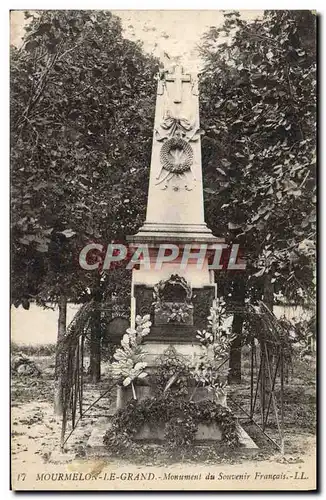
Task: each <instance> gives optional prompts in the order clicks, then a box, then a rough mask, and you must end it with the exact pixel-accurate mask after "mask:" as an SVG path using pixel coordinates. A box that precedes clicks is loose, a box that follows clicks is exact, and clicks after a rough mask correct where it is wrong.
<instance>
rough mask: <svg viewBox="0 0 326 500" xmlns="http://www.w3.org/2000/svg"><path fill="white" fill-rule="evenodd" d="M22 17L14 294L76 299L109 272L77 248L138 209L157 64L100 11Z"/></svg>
mask: <svg viewBox="0 0 326 500" xmlns="http://www.w3.org/2000/svg"><path fill="white" fill-rule="evenodd" d="M26 16H27V18H28V19H29V20H30V22H29V24H28V26H27V27H26V34H25V37H24V43H23V47H22V48H21V49H20V50H17V49H16V48H14V47H13V48H12V53H11V171H12V174H11V184H12V271H13V276H14V278H13V283H12V299H13V302H14V303H15V304H16V305H18V304H19V303H23V305H24V304H25V306H26V307H28V303H29V301H30V300H35V301H36V302H38V303H41V304H45V303H46V302H48V301H51V302H60V303H61V304H63V301H62V300H63V298H65V299H66V300H73V301H75V302H84V301H87V300H90V298H93V297H94V296H98V292H99V281H100V282H101V283H102V282H103V281H104V280H105V279H106V280H107V279H110V280H114V273H112V272H110V275H109V277H106V278H105V277H102V278H101V280H99V277H98V276H96V273H95V274H94V272H93V273H90V272H89V273H87V272H86V271H85V270H83V269H81V268H80V266H79V264H78V255H79V252H80V250H81V249H82V248H83V246H84V245H85V244H86V243H87V242H89V241H100V242H101V243H102V244H105V243H107V242H110V241H112V240H113V239H120V240H121V239H123V238H124V236H125V234H128V233H132V232H134V231H135V226H136V227H137V225H139V226H140V224H141V221H142V219H143V216H144V213H145V200H146V196H145V193H146V191H147V175H146V174H147V169H148V167H149V164H150V163H149V161H150V146H151V123H152V117H153V113H154V97H155V92H154V89H155V81H154V78H153V76H154V74H155V72H156V61H155V60H154V59H153V58H152V57H150V56H145V55H144V54H143V52H142V49H141V46H140V45H139V44H137V43H134V42H130V41H128V40H126V39H124V38H123V36H122V28H121V24H120V20H119V19H118V18H117V17H116V16H113V15H112V14H111V13H110V12H107V11H41V12H37V13H36V14H29V13H26ZM130 137H132V139H133V140H132V141H131V140H129V138H130ZM103 288H104V285H103V284H102V285H101V289H103ZM86 290H89V292H87V291H86ZM62 309H63V311H62V314H63V317H64V314H65V312H64V307H63V308H62ZM94 324H96V325H97V326H96V327H95V328H94V338H96V341H97V342H99V341H100V340H99V339H100V335H99V332H96V329H97V328H98V322H96V321H94ZM60 325H61V327H60V328H61V330H60V331H61V332H62V331H63V320H62V321H60ZM96 352H97V353H98V349H97V351H96ZM95 361H96V360H95ZM95 361H94V362H95ZM96 363H97V364H98V359H97V361H96ZM98 377H99V373H98V369H97V371H96V374H94V379H98Z"/></svg>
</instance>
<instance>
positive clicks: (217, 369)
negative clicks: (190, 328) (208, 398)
mask: <svg viewBox="0 0 326 500" xmlns="http://www.w3.org/2000/svg"><path fill="white" fill-rule="evenodd" d="M207 319H208V326H207V330H202V331H200V330H198V331H197V335H196V337H197V338H198V339H199V341H200V342H201V346H202V353H201V355H200V357H199V359H198V361H197V362H196V364H195V367H194V374H195V379H196V381H197V384H200V385H203V386H206V387H207V388H208V390H210V391H212V392H214V394H215V395H216V397H217V398H218V397H219V396H221V395H224V394H225V387H226V383H227V382H226V380H224V381H222V377H221V368H222V366H223V365H224V364H225V363H226V361H227V360H228V358H229V355H230V348H231V344H232V342H233V340H234V338H235V335H233V334H232V331H231V324H230V322H229V321H228V319H227V313H226V303H225V301H224V300H223V298H222V297H221V298H219V299H216V300H215V301H214V303H213V306H212V307H211V308H210V315H209V316H208V318H207ZM231 319H232V318H231Z"/></svg>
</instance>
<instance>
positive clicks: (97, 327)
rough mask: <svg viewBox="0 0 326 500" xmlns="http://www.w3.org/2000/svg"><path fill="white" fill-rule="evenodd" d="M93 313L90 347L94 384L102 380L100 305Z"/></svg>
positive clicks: (91, 373) (91, 372)
mask: <svg viewBox="0 0 326 500" xmlns="http://www.w3.org/2000/svg"><path fill="white" fill-rule="evenodd" d="M97 306H98V307H96V309H95V310H94V311H93V321H92V331H91V345H90V360H89V364H90V375H91V379H92V382H93V383H96V382H99V381H100V379H101V309H100V307H99V306H100V304H97Z"/></svg>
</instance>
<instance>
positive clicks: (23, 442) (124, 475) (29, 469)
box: [12, 401, 315, 490]
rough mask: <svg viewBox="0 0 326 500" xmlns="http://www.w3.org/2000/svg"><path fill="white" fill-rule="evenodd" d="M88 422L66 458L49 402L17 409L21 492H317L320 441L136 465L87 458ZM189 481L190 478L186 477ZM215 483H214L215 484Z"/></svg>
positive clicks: (299, 437)
mask: <svg viewBox="0 0 326 500" xmlns="http://www.w3.org/2000/svg"><path fill="white" fill-rule="evenodd" d="M94 423H95V422H94V420H93V418H89V419H87V420H85V421H84V422H83V423H82V425H81V426H79V428H78V429H77V430H76V432H75V433H74V434H73V436H72V438H71V440H70V441H69V446H68V449H67V452H66V453H62V452H61V451H60V449H59V447H58V443H59V440H60V430H61V422H60V419H57V418H55V417H54V416H53V410H52V405H51V403H49V402H46V401H43V402H33V403H30V402H28V403H21V404H19V405H17V406H14V407H13V409H12V478H13V487H14V488H15V489H40V490H47V489H58V490H60V489H61V490H62V489H67V490H68V489H79V490H80V489H99V490H112V489H113V490H114V489H125V490H128V489H131V490H141V489H147V490H148V489H150V490H156V489H158V488H159V489H166V490H173V489H181V490H182V489H186V490H192V489H193V490H196V489H203V488H204V489H212V490H216V489H221V490H223V489H224V490H228V489H248V488H249V487H250V488H251V489H261V488H264V489H276V488H278V489H296V490H300V489H305V490H307V489H312V488H314V487H315V473H314V470H315V451H314V450H315V438H314V436H313V435H311V434H307V433H302V432H294V430H289V432H288V435H287V452H286V454H285V456H284V457H282V456H281V455H280V454H270V456H266V453H262V452H261V451H260V450H259V451H258V452H257V453H255V455H253V456H251V457H248V456H246V455H241V453H240V454H239V455H237V456H236V457H233V458H231V459H223V458H221V461H220V463H214V464H212V463H203V464H198V463H173V464H169V465H165V466H155V465H153V464H147V465H135V464H130V463H128V462H125V461H119V460H109V459H105V458H100V457H99V458H96V457H95V458H88V459H87V458H86V457H85V443H86V442H87V439H88V437H89V435H90V432H91V430H92V428H93V426H94ZM185 476H186V477H185ZM209 478H210V479H209Z"/></svg>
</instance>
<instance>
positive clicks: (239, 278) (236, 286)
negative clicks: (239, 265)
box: [228, 274, 246, 384]
mask: <svg viewBox="0 0 326 500" xmlns="http://www.w3.org/2000/svg"><path fill="white" fill-rule="evenodd" d="M245 290H246V288H245V276H244V275H242V274H241V275H239V274H237V275H236V276H235V277H234V281H233V294H232V303H233V305H234V307H235V308H241V307H243V306H244V303H245ZM243 321H244V317H243V314H241V312H235V313H234V316H233V322H232V332H233V334H235V335H236V338H235V339H234V341H233V342H232V344H231V350H230V360H229V376H228V382H229V384H240V383H241V349H242V326H243Z"/></svg>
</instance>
